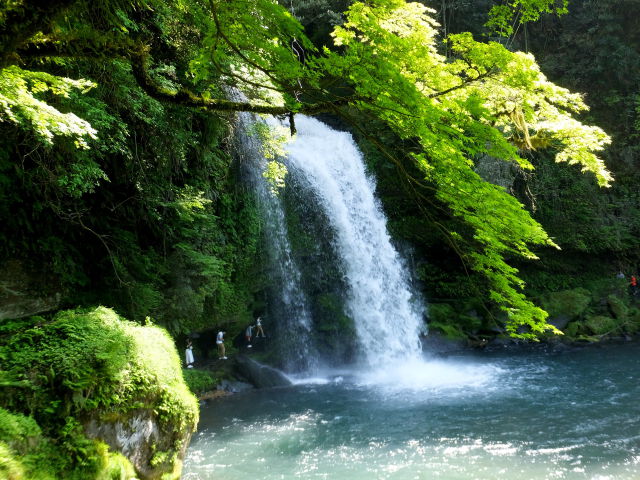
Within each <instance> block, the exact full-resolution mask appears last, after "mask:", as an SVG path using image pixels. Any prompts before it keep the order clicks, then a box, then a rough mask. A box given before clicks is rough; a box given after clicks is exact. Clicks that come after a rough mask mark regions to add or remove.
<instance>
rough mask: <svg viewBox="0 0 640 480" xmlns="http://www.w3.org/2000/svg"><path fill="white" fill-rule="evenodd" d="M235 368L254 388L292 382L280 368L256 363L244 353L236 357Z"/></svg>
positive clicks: (284, 385) (277, 385) (281, 385)
mask: <svg viewBox="0 0 640 480" xmlns="http://www.w3.org/2000/svg"><path fill="white" fill-rule="evenodd" d="M236 370H237V371H238V373H239V374H240V375H242V376H243V377H244V378H246V379H247V381H248V382H249V383H250V384H251V385H253V386H254V387H256V388H271V387H286V386H288V385H291V384H292V383H291V380H289V379H288V378H287V376H286V375H285V374H284V373H282V372H281V371H280V370H276V369H275V368H273V367H269V366H268V365H263V364H261V363H258V362H256V361H255V360H253V359H251V358H249V357H247V356H245V355H238V356H237V357H236Z"/></svg>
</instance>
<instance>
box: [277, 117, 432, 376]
mask: <svg viewBox="0 0 640 480" xmlns="http://www.w3.org/2000/svg"><path fill="white" fill-rule="evenodd" d="M296 126H297V130H298V133H297V135H296V136H295V137H294V138H293V139H292V141H290V142H289V143H288V145H287V147H286V149H287V152H288V155H287V160H286V162H287V166H288V168H289V170H290V171H291V172H292V173H293V174H295V175H298V176H300V177H302V178H304V179H305V181H306V182H307V184H308V187H309V189H310V190H311V191H312V192H313V195H314V196H315V199H317V201H318V203H319V204H320V206H321V208H323V209H324V211H325V214H326V217H327V218H328V219H329V222H330V223H331V225H332V228H333V230H334V233H335V235H334V247H335V249H336V250H337V252H338V255H339V257H340V260H341V262H342V263H343V265H342V267H343V271H344V273H345V276H346V278H345V280H346V284H347V286H348V290H349V291H348V292H347V302H346V303H347V308H348V314H349V316H350V317H351V318H352V319H353V320H354V323H355V329H356V334H357V342H358V346H359V350H360V352H361V353H362V355H363V357H364V360H365V361H366V363H368V364H369V365H379V364H380V363H381V362H385V363H388V362H393V361H397V360H410V359H413V360H416V359H418V358H419V356H420V351H421V348H420V342H419V338H418V335H419V333H420V329H421V325H422V313H423V311H422V308H423V307H422V306H421V305H422V302H420V301H419V300H417V299H415V298H413V297H414V296H413V295H412V292H411V288H410V285H409V280H408V275H407V272H406V269H405V268H404V265H403V263H402V261H401V259H400V257H399V255H398V253H397V251H396V250H395V248H394V247H393V245H392V244H391V240H390V238H389V233H388V232H387V227H386V219H385V216H384V214H383V212H382V210H381V208H380V205H379V203H378V201H377V199H376V198H375V195H374V191H375V185H374V182H373V179H372V178H371V177H370V176H368V175H367V174H366V172H365V168H364V163H363V159H362V155H361V153H360V152H359V150H358V148H357V147H356V145H355V142H354V141H353V138H352V137H351V135H350V134H348V133H344V132H338V131H336V130H333V129H331V128H330V127H328V126H327V125H325V124H323V123H322V122H320V121H318V120H315V119H312V118H308V117H303V116H300V117H297V121H296ZM414 300H415V301H414Z"/></svg>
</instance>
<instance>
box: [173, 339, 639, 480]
mask: <svg viewBox="0 0 640 480" xmlns="http://www.w3.org/2000/svg"><path fill="white" fill-rule="evenodd" d="M298 381H299V382H301V383H299V384H298V385H295V386H293V387H289V388H279V389H271V390H266V391H252V392H248V393H242V394H236V395H233V396H230V397H227V398H224V399H221V400H217V401H214V402H212V403H210V404H208V405H207V406H204V407H203V409H202V412H201V421H200V425H199V430H198V432H197V433H196V434H195V435H194V437H193V439H192V442H191V445H190V447H189V450H188V452H187V457H186V459H185V465H184V471H183V472H184V473H183V477H182V478H183V479H186V480H195V479H199V480H205V479H206V480H209V479H211V480H214V479H215V480H245V479H246V480H249V479H274V480H275V479H294V478H295V479H347V480H359V479H363V480H364V479H398V480H400V479H402V480H404V479H447V480H449V479H465V480H468V479H498V478H501V479H502V478H505V479H598V480H605V479H611V480H614V479H615V480H624V479H639V478H640V345H638V344H624V345H613V346H612V345H609V346H602V347H600V346H596V347H589V348H584V349H579V350H573V351H569V352H563V353H555V354H551V353H543V352H538V353H526V354H520V353H518V354H513V353H511V354H509V355H500V354H484V355H475V356H460V357H455V358H449V359H447V360H428V359H427V360H425V361H424V362H415V363H413V364H409V365H406V364H404V365H392V366H389V367H388V368H386V369H382V370H379V371H377V372H370V373H367V372H357V371H348V370H345V371H330V372H325V374H324V375H320V376H318V377H316V378H310V379H298Z"/></svg>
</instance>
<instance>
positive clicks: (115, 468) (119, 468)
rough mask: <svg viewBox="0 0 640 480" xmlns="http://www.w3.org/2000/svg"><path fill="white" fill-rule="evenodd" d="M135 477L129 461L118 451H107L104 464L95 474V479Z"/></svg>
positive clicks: (128, 479) (118, 479)
mask: <svg viewBox="0 0 640 480" xmlns="http://www.w3.org/2000/svg"><path fill="white" fill-rule="evenodd" d="M135 478H137V476H136V471H135V470H134V468H133V466H132V465H131V462H129V460H127V459H126V458H125V457H124V456H123V455H121V454H120V453H115V452H109V453H108V455H107V457H106V464H105V465H104V468H103V469H102V471H100V472H99V473H98V474H97V475H96V480H122V479H126V480H131V479H135Z"/></svg>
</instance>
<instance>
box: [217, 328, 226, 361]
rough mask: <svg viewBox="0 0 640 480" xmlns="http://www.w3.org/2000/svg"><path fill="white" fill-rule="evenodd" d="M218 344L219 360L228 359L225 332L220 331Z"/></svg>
mask: <svg viewBox="0 0 640 480" xmlns="http://www.w3.org/2000/svg"><path fill="white" fill-rule="evenodd" d="M216 346H217V347H218V360H226V359H227V357H226V355H225V353H226V352H225V349H224V332H223V331H220V332H218V336H217V337H216Z"/></svg>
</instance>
